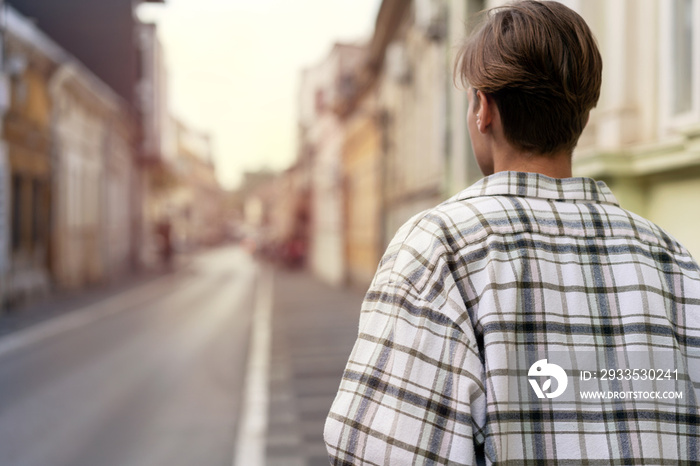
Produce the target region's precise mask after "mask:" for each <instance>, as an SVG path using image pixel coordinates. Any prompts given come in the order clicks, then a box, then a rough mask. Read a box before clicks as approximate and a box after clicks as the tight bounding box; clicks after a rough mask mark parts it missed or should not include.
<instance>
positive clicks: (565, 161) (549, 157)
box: [493, 151, 572, 178]
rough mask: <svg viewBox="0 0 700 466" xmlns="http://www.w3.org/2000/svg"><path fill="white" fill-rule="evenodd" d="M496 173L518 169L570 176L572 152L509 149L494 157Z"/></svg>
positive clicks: (549, 174) (551, 175)
mask: <svg viewBox="0 0 700 466" xmlns="http://www.w3.org/2000/svg"><path fill="white" fill-rule="evenodd" d="M493 168H494V173H498V172H502V171H517V172H527V173H540V174H542V175H546V176H549V177H552V178H570V177H571V176H572V173H571V153H570V152H567V151H560V152H555V153H553V154H546V155H540V154H531V153H524V152H517V151H512V152H511V151H508V153H504V154H502V155H501V156H500V157H494V167H493Z"/></svg>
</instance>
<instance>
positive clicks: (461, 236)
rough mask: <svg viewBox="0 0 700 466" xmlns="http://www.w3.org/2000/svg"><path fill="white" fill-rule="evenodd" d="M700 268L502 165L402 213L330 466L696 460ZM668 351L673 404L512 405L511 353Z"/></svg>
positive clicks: (660, 241)
mask: <svg viewBox="0 0 700 466" xmlns="http://www.w3.org/2000/svg"><path fill="white" fill-rule="evenodd" d="M699 350H700V270H699V269H698V265H697V264H696V262H695V261H694V260H693V258H692V257H691V256H690V254H689V253H688V252H687V250H686V249H685V248H684V247H683V246H681V245H680V244H679V243H678V242H676V241H675V240H674V239H672V238H671V237H670V236H669V235H668V234H667V233H665V232H664V231H663V230H662V229H660V228H659V227H657V226H656V225H654V224H652V223H651V222H649V221H648V220H645V219H643V218H641V217H639V216H637V215H635V214H632V213H630V212H628V211H626V210H624V209H622V208H621V207H620V206H619V205H618V203H617V201H616V199H615V197H614V196H613V195H612V193H611V192H610V190H609V189H608V187H607V186H606V185H605V184H604V183H602V182H596V181H594V180H591V179H588V178H567V179H553V178H549V177H546V176H543V175H539V174H531V173H519V172H500V173H497V174H494V175H491V176H489V177H486V178H484V179H482V180H481V181H479V182H478V183H476V184H474V185H473V186H471V187H469V188H467V189H466V190H464V191H462V192H461V193H460V194H458V195H456V196H455V197H453V198H451V199H449V200H447V201H445V202H444V203H442V204H440V205H439V206H437V207H435V208H433V209H431V210H428V211H426V212H423V213H421V214H419V215H417V216H415V217H413V218H412V219H411V220H410V221H409V222H407V223H406V224H405V225H404V226H403V227H402V228H401V229H400V230H399V232H398V233H397V235H396V236H395V238H394V240H393V241H392V242H391V244H390V246H389V247H388V249H387V251H386V254H385V256H384V257H383V259H382V261H381V264H380V266H379V269H378V271H377V274H376V276H375V278H374V280H373V282H372V284H371V286H370V289H369V291H368V292H367V295H366V297H365V301H364V303H363V306H362V312H361V316H360V328H359V336H358V339H357V342H356V344H355V347H354V349H353V351H352V354H351V355H350V358H349V361H348V363H347V367H346V369H345V373H344V375H343V379H342V382H341V385H340V389H339V391H338V394H337V397H336V399H335V401H334V403H333V406H332V408H331V411H330V414H329V415H328V418H327V420H326V426H325V432H324V437H325V440H326V445H327V449H328V452H329V457H330V460H331V463H332V464H334V465H357V464H367V465H416V464H454V465H471V464H538V465H539V464H588V465H621V464H635V465H639V464H645V465H648V464H700V442H699V440H700V414H699V410H698V401H697V398H698V394H697V393H696V392H695V391H694V390H697V389H698V387H699V386H700V384H699V383H698V382H700V374H698V373H697V372H693V369H692V368H691V367H690V366H693V365H694V367H696V368H697V365H698V362H699V361H700V359H699V358H698V354H699ZM528 351H532V352H536V353H538V354H544V355H546V354H547V352H572V353H576V352H583V351H591V352H596V353H601V354H602V353H606V352H608V353H609V352H610V351H618V352H619V351H622V352H624V351H643V352H659V351H666V352H669V353H671V354H672V356H673V359H674V360H675V361H676V362H677V364H679V365H680V366H683V367H679V372H683V373H685V374H687V373H688V371H690V374H691V375H689V376H686V378H685V380H686V382H685V383H686V387H690V390H687V393H685V398H684V399H683V400H680V401H674V402H671V403H667V404H663V403H658V404H657V405H655V406H656V408H655V409H649V407H648V406H649V405H648V404H647V405H642V404H640V403H637V402H636V401H634V400H632V401H629V400H628V401H625V402H624V403H622V402H619V403H612V404H610V403H609V404H604V403H603V402H602V401H595V400H591V401H589V402H587V403H583V402H580V403H577V404H575V405H566V404H557V403H556V402H555V401H554V400H538V399H535V401H534V402H533V401H532V400H529V401H528V402H523V403H515V402H513V401H514V400H513V399H512V395H511V394H512V390H511V389H510V388H509V387H508V386H507V385H508V383H509V382H508V380H509V378H508V377H507V376H505V375H504V374H506V373H507V372H508V370H510V369H512V368H510V367H509V361H510V360H511V358H510V356H511V355H513V354H517V353H520V352H528Z"/></svg>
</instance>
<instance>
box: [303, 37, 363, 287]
mask: <svg viewBox="0 0 700 466" xmlns="http://www.w3.org/2000/svg"><path fill="white" fill-rule="evenodd" d="M363 54H364V51H363V49H362V48H361V47H359V46H352V45H344V44H336V45H335V46H334V47H333V49H332V50H331V52H330V54H329V55H328V57H326V58H325V59H324V60H323V61H322V62H321V63H319V64H318V65H317V66H315V67H313V68H310V69H308V70H307V71H306V72H305V74H304V76H303V80H302V89H301V100H300V126H301V128H302V142H301V146H302V149H301V150H302V151H308V152H309V153H311V154H312V163H311V167H310V185H311V193H312V195H311V203H310V205H311V215H310V216H311V228H310V230H311V231H310V251H309V252H310V265H311V269H312V270H313V272H314V273H315V274H316V275H317V276H319V277H320V278H321V279H323V280H325V281H327V282H328V283H331V284H335V285H338V284H341V283H343V282H344V281H345V280H346V278H347V277H346V264H345V238H344V237H345V231H346V230H345V214H344V208H345V204H344V197H343V194H344V193H343V165H342V164H343V161H342V154H343V152H342V151H343V144H344V141H345V134H344V127H343V124H342V121H341V120H340V118H339V117H338V115H337V114H336V112H335V106H336V105H337V103H338V102H339V101H340V99H341V98H342V96H343V95H344V93H345V92H346V91H347V86H348V82H349V81H348V80H349V78H350V77H351V76H352V74H353V71H354V70H355V69H356V68H357V67H358V66H359V65H360V63H361V60H362V58H363Z"/></svg>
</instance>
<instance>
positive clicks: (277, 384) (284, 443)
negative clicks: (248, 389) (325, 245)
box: [267, 269, 364, 466]
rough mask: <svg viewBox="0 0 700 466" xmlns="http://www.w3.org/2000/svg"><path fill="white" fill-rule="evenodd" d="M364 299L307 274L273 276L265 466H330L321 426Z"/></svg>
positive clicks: (350, 291)
mask: <svg viewBox="0 0 700 466" xmlns="http://www.w3.org/2000/svg"><path fill="white" fill-rule="evenodd" d="M363 297H364V293H363V292H361V291H358V290H352V289H342V288H334V287H330V286H328V285H325V284H322V283H321V282H319V281H318V280H316V279H314V278H312V276H311V275H310V274H308V273H305V272H298V273H293V272H287V271H283V270H279V269H277V270H276V271H275V278H274V301H273V311H272V312H273V314H272V348H271V360H270V406H269V419H268V435H267V465H268V466H317V465H319V466H320V465H324V466H327V465H328V464H329V462H328V457H327V456H326V449H325V445H324V443H323V424H324V422H325V418H326V415H327V414H328V410H329V409H330V406H331V403H332V402H333V398H334V397H335V393H336V391H337V390H338V385H339V383H340V379H341V377H342V374H343V369H344V368H345V363H346V362H347V358H348V356H349V355H350V351H351V350H352V346H353V344H354V342H355V338H356V336H357V326H358V323H359V318H360V305H361V303H362V298H363Z"/></svg>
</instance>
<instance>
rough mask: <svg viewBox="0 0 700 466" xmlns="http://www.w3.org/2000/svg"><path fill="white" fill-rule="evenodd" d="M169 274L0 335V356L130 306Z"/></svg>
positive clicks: (160, 283) (159, 284) (137, 302)
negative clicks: (2, 335) (66, 312)
mask: <svg viewBox="0 0 700 466" xmlns="http://www.w3.org/2000/svg"><path fill="white" fill-rule="evenodd" d="M170 279H171V277H170V276H163V277H159V278H157V279H155V280H153V281H151V282H149V283H147V284H145V285H142V286H140V287H138V288H136V289H131V290H127V291H124V292H122V293H119V294H116V295H114V296H111V297H109V298H107V299H105V300H101V301H98V302H95V303H93V304H88V305H87V306H84V307H82V308H80V309H77V310H75V311H71V312H69V313H68V314H64V315H61V316H58V317H54V318H53V319H49V320H46V321H44V322H40V323H38V324H36V325H32V326H31V327H28V328H26V329H23V330H19V331H17V332H14V333H11V334H9V335H6V336H4V337H0V357H3V356H5V355H6V354H9V353H12V352H14V351H18V350H21V349H23V348H26V347H28V346H32V345H34V344H36V343H39V342H40V341H43V340H46V339H48V338H51V337H54V336H56V335H60V334H62V333H65V332H68V331H70V330H75V329H78V328H80V327H85V326H86V325H89V324H91V323H93V322H96V321H98V320H101V319H104V318H105V317H108V316H110V315H112V314H116V313H117V312H120V311H123V310H125V309H130V308H133V307H134V306H136V305H138V304H139V303H140V302H142V301H143V300H144V298H148V296H150V294H149V293H150V292H152V290H153V289H155V288H157V287H159V286H161V285H162V284H163V283H165V282H166V281H168V280H170Z"/></svg>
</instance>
